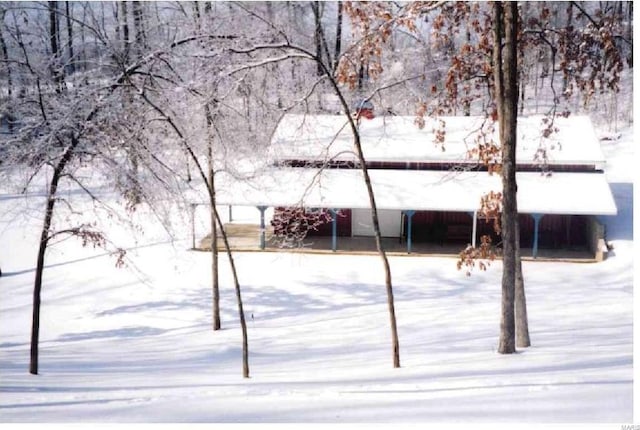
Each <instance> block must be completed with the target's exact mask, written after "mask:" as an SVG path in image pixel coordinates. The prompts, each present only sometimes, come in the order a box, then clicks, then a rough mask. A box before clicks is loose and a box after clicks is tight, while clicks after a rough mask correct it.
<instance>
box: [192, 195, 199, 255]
mask: <svg viewBox="0 0 640 430" xmlns="http://www.w3.org/2000/svg"><path fill="white" fill-rule="evenodd" d="M197 206H198V205H197V204H196V203H191V249H196V207H197Z"/></svg>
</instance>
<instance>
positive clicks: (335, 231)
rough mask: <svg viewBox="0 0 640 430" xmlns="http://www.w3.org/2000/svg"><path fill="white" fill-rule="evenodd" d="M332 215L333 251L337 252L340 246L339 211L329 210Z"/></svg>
mask: <svg viewBox="0 0 640 430" xmlns="http://www.w3.org/2000/svg"><path fill="white" fill-rule="evenodd" d="M329 213H330V214H331V250H332V251H333V252H336V249H337V245H338V211H337V210H335V209H329Z"/></svg>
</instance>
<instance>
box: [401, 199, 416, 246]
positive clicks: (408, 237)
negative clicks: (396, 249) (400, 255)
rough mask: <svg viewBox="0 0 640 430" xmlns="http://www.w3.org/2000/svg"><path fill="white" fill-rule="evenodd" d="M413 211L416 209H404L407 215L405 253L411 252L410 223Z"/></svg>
mask: <svg viewBox="0 0 640 430" xmlns="http://www.w3.org/2000/svg"><path fill="white" fill-rule="evenodd" d="M415 213H416V211H413V210H408V211H404V214H405V215H406V216H407V254H411V245H412V239H411V224H412V218H413V215H414V214H415Z"/></svg>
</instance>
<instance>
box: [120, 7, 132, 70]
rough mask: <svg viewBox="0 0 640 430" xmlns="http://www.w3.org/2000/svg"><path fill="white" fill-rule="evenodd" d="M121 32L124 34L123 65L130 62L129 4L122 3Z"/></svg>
mask: <svg viewBox="0 0 640 430" xmlns="http://www.w3.org/2000/svg"><path fill="white" fill-rule="evenodd" d="M119 4H120V23H119V25H120V31H121V32H122V59H121V61H122V64H127V63H128V62H129V49H130V46H131V40H129V13H128V12H127V2H126V1H121V2H120V3H119Z"/></svg>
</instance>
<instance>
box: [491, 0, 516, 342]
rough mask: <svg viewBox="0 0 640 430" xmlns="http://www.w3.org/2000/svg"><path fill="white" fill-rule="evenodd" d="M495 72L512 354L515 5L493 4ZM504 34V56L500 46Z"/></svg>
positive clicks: (505, 335)
mask: <svg viewBox="0 0 640 430" xmlns="http://www.w3.org/2000/svg"><path fill="white" fill-rule="evenodd" d="M494 14H495V17H494V35H495V39H494V41H495V42H494V73H495V90H496V105H497V107H498V121H499V130H500V140H501V142H502V190H503V195H502V243H503V272H502V304H501V320H500V340H499V344H498V352H500V353H501V354H511V353H514V352H515V351H516V345H515V309H514V299H515V297H514V296H515V280H516V279H515V277H516V276H515V274H516V220H517V216H518V207H517V202H516V193H517V184H516V169H515V168H516V151H515V149H516V128H517V109H518V82H517V76H518V75H517V73H518V69H517V46H516V44H517V19H518V18H517V17H518V9H517V4H516V3H515V2H508V3H506V7H504V8H503V5H502V3H500V2H496V3H495V4H494ZM502 34H504V54H503V47H502V40H503V38H502Z"/></svg>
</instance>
